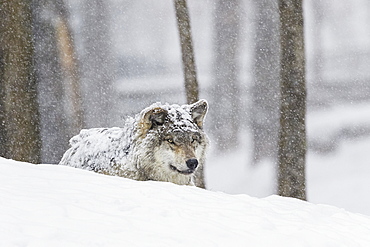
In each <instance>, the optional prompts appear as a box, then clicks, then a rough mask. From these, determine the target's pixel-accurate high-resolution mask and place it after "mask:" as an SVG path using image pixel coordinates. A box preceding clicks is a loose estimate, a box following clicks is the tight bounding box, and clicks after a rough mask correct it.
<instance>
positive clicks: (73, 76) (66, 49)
mask: <svg viewBox="0 0 370 247" xmlns="http://www.w3.org/2000/svg"><path fill="white" fill-rule="evenodd" d="M55 3H56V9H57V12H58V13H59V18H57V21H56V35H55V38H56V40H57V47H58V51H59V55H58V57H59V59H60V63H61V67H62V72H63V78H64V84H65V94H66V115H67V116H68V119H69V121H68V129H69V133H71V135H76V134H78V133H79V132H80V130H81V129H82V128H84V127H85V120H84V117H85V114H84V109H83V105H82V93H81V79H80V71H79V68H78V63H77V55H76V49H75V44H74V40H73V35H72V31H71V28H70V25H69V22H68V16H69V14H68V11H67V9H66V7H65V5H64V2H63V1H62V0H56V2H55Z"/></svg>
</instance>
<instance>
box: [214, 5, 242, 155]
mask: <svg viewBox="0 0 370 247" xmlns="http://www.w3.org/2000/svg"><path fill="white" fill-rule="evenodd" d="M215 5H216V8H215V13H214V22H213V23H214V37H215V38H214V53H215V58H214V62H213V75H214V77H215V78H214V85H213V87H212V98H213V100H212V105H213V107H214V108H215V109H217V112H215V114H214V115H213V116H212V117H213V121H214V122H215V123H216V124H215V125H214V130H213V133H214V135H215V139H216V147H217V149H219V150H220V151H227V150H231V149H235V147H236V146H237V145H238V134H239V126H240V122H239V121H240V119H239V116H240V114H239V106H240V102H239V101H240V94H239V92H240V89H239V84H238V73H239V68H238V53H237V49H238V46H239V35H240V0H230V1H229V0H217V1H216V2H215ZM225 123H227V124H225Z"/></svg>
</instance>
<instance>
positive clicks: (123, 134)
mask: <svg viewBox="0 0 370 247" xmlns="http://www.w3.org/2000/svg"><path fill="white" fill-rule="evenodd" d="M130 142H131V140H130V132H129V131H128V130H127V129H126V128H117V127H115V128H94V129H84V130H81V132H80V133H79V134H78V135H76V136H74V137H72V138H71V140H70V145H71V147H70V148H69V149H68V150H67V151H66V152H65V153H64V155H63V158H62V159H61V161H60V163H59V165H66V166H72V167H77V168H82V169H87V170H92V171H95V172H99V173H107V174H109V173H111V170H112V166H117V165H123V164H125V161H126V159H127V154H128V153H129V149H130V147H131V145H130Z"/></svg>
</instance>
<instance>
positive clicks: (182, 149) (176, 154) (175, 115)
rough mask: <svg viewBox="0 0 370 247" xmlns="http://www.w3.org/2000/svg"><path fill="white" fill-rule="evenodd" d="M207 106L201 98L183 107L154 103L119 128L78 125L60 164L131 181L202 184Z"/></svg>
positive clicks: (206, 142)
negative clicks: (85, 128)
mask: <svg viewBox="0 0 370 247" xmlns="http://www.w3.org/2000/svg"><path fill="white" fill-rule="evenodd" d="M207 110H208V104H207V102H206V101H205V100H200V101H198V102H196V103H194V104H192V105H183V106H179V105H168V104H165V105H161V104H159V103H156V104H153V105H151V106H150V107H148V108H146V109H144V110H143V111H141V113H139V114H138V115H136V117H135V118H128V119H127V120H126V122H125V125H124V127H123V128H117V127H115V128H96V129H87V130H82V131H81V132H80V134H79V135H77V136H75V137H73V138H72V139H71V140H70V144H71V148H70V149H68V150H67V151H66V152H65V154H64V155H63V158H62V160H61V161H60V163H59V164H60V165H67V166H72V167H78V168H82V169H88V170H92V171H95V172H98V173H103V174H107V175H114V176H121V177H126V178H131V179H135V180H142V181H143V180H156V181H166V182H173V183H176V184H181V185H194V184H195V185H197V186H199V187H204V184H203V182H202V181H203V178H202V176H203V166H204V161H205V152H206V148H207V145H208V138H207V136H206V134H205V133H204V132H203V120H204V117H205V115H206V113H207ZM197 162H198V165H197V167H196V168H195V169H194V166H196V163H197ZM188 164H189V165H188ZM191 164H192V165H191Z"/></svg>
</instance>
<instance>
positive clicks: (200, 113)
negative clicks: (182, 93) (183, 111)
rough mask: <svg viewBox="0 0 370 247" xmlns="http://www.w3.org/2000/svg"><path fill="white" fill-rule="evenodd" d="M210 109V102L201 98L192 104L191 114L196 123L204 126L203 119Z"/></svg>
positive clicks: (201, 126) (200, 126)
mask: <svg viewBox="0 0 370 247" xmlns="http://www.w3.org/2000/svg"><path fill="white" fill-rule="evenodd" d="M207 111H208V103H207V101H206V100H204V99H201V100H199V101H198V102H195V103H194V104H192V105H190V114H191V117H192V118H193V121H194V123H196V124H197V125H198V127H199V128H203V121H204V118H205V116H206V114H207Z"/></svg>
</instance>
